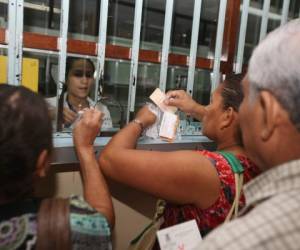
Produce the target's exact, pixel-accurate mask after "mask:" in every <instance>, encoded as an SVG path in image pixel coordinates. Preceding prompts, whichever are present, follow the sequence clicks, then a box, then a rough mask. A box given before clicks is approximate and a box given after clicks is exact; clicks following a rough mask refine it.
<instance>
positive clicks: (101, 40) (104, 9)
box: [94, 0, 108, 102]
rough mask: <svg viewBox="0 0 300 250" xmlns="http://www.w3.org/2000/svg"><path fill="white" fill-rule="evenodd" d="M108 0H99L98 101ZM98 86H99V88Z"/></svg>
mask: <svg viewBox="0 0 300 250" xmlns="http://www.w3.org/2000/svg"><path fill="white" fill-rule="evenodd" d="M107 19H108V0H101V5H100V18H99V32H98V44H97V65H96V82H95V98H94V100H95V102H97V101H99V100H100V98H101V95H102V89H103V81H104V65H105V49H106V37H107ZM99 87H100V88H99Z"/></svg>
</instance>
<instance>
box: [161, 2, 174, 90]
mask: <svg viewBox="0 0 300 250" xmlns="http://www.w3.org/2000/svg"><path fill="white" fill-rule="evenodd" d="M173 8H174V0H167V2H166V12H165V21H164V37H163V44H162V52H161V64H160V77H159V88H160V89H161V90H162V91H164V92H165V91H166V82H167V73H168V59H169V49H170V39H171V29H172V19H173Z"/></svg>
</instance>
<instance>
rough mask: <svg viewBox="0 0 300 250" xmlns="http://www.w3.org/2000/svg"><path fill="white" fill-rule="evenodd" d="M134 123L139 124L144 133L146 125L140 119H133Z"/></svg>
mask: <svg viewBox="0 0 300 250" xmlns="http://www.w3.org/2000/svg"><path fill="white" fill-rule="evenodd" d="M132 122H133V123H136V124H138V125H139V126H140V128H141V130H142V132H143V131H144V124H143V123H142V122H141V121H140V120H139V119H133V120H132Z"/></svg>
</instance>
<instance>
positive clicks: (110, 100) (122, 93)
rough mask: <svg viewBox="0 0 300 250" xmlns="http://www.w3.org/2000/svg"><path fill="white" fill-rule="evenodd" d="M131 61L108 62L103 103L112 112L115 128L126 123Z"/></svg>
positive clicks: (106, 62) (106, 64)
mask: <svg viewBox="0 0 300 250" xmlns="http://www.w3.org/2000/svg"><path fill="white" fill-rule="evenodd" d="M129 73H130V61H123V60H106V61H105V73H104V86H103V96H102V98H101V101H102V102H103V103H104V104H105V105H107V107H108V109H109V110H110V114H111V118H112V123H113V127H114V128H120V127H122V126H123V125H124V124H125V123H126V112H127V107H128V92H129V85H128V83H129Z"/></svg>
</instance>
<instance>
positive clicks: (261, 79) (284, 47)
mask: <svg viewBox="0 0 300 250" xmlns="http://www.w3.org/2000/svg"><path fill="white" fill-rule="evenodd" d="M248 79H249V83H250V100H251V99H252V100H253V98H254V97H255V96H256V95H257V93H258V92H259V91H260V90H267V91H270V92H271V93H272V94H273V95H274V96H275V98H276V99H277V100H278V101H279V102H280V104H281V105H282V107H283V108H284V109H285V110H286V111H287V112H288V113H289V115H290V119H291V121H292V122H293V124H295V126H296V127H297V128H298V130H300V19H296V20H293V21H291V22H289V23H287V24H286V25H284V26H282V27H280V28H278V29H276V30H274V31H273V32H271V33H270V34H269V35H268V36H267V37H266V39H265V40H263V41H262V42H261V43H260V44H259V45H258V46H257V48H256V49H255V50H254V52H253V54H252V57H251V59H250V63H249V69H248Z"/></svg>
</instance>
